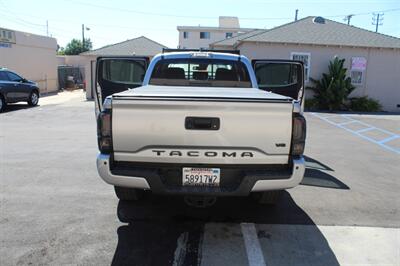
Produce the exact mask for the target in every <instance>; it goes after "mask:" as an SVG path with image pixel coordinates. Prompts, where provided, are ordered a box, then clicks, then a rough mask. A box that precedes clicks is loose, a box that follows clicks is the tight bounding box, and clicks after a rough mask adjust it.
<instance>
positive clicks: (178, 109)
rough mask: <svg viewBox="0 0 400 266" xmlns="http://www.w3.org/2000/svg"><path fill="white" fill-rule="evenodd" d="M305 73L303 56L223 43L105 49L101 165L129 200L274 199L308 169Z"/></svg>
mask: <svg viewBox="0 0 400 266" xmlns="http://www.w3.org/2000/svg"><path fill="white" fill-rule="evenodd" d="M303 75H304V68H303V64H302V63H301V62H297V61H291V60H268V59H266V60H264V59H262V60H261V59H260V60H253V61H252V62H250V61H249V60H248V59H247V58H246V57H244V56H242V55H236V54H229V53H217V52H172V53H163V54H159V55H157V56H155V57H154V58H153V60H152V61H151V62H149V61H148V59H147V58H142V57H119V58H118V57H109V58H106V57H101V58H98V59H97V77H98V80H97V81H98V84H99V87H98V88H96V89H97V91H96V93H97V97H96V107H97V108H96V109H97V112H98V113H99V115H98V120H97V122H98V144H99V150H100V154H99V155H98V158H97V169H98V172H99V174H100V176H101V177H102V178H103V179H104V180H105V181H106V182H107V183H109V184H112V185H114V186H115V192H116V194H117V196H118V198H119V199H121V200H137V199H139V198H140V197H141V195H143V193H144V192H143V191H144V190H148V191H151V192H152V193H155V194H164V195H183V196H184V200H185V202H186V203H187V204H189V205H194V206H201V207H203V206H204V205H211V204H213V203H214V202H215V200H216V197H219V196H247V195H250V194H255V196H256V197H255V198H258V199H259V200H260V202H261V203H268V204H273V203H275V202H276V201H277V200H278V199H279V195H281V194H282V191H283V190H284V189H287V188H292V187H295V186H297V185H298V184H299V183H300V182H301V180H302V179H303V176H304V171H305V163H304V158H303V151H304V145H305V137H306V121H305V119H304V117H303V115H302V107H301V106H302V102H303V95H304V89H303V88H304V76H303Z"/></svg>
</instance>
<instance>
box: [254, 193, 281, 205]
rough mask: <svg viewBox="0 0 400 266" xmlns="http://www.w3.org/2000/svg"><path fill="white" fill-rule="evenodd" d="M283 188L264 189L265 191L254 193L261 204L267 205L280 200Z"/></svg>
mask: <svg viewBox="0 0 400 266" xmlns="http://www.w3.org/2000/svg"><path fill="white" fill-rule="evenodd" d="M282 194H283V190H271V191H264V192H257V193H255V194H254V198H255V199H256V200H257V202H258V203H260V204H265V205H275V204H276V203H278V202H279V200H280V198H281V197H282Z"/></svg>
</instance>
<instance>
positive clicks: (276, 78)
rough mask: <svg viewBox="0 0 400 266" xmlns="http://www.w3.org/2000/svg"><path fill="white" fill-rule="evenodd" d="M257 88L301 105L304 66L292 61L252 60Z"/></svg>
mask: <svg viewBox="0 0 400 266" xmlns="http://www.w3.org/2000/svg"><path fill="white" fill-rule="evenodd" d="M252 65H253V68H254V72H255V75H256V78H257V83H258V88H259V89H261V90H266V91H271V92H273V93H276V94H281V95H284V96H288V97H291V98H293V99H294V100H296V101H299V102H300V104H302V103H303V98H304V66H303V63H302V62H300V61H292V60H264V59H255V60H252Z"/></svg>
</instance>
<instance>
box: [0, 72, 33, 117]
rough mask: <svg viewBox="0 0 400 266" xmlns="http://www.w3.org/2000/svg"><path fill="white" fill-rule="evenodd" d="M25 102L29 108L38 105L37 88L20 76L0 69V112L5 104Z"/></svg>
mask: <svg viewBox="0 0 400 266" xmlns="http://www.w3.org/2000/svg"><path fill="white" fill-rule="evenodd" d="M16 102H27V103H28V104H29V105H30V106H35V105H37V104H38V103H39V88H38V87H37V85H36V83H35V82H33V81H30V80H27V79H25V78H23V77H21V76H20V75H18V74H16V73H14V72H12V71H10V70H8V69H5V68H0V112H2V111H3V110H4V108H5V107H6V105H7V104H9V103H16Z"/></svg>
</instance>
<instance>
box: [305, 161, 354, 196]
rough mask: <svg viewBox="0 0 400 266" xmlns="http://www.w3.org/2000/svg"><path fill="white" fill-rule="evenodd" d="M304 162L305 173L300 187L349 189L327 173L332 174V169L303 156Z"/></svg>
mask: <svg viewBox="0 0 400 266" xmlns="http://www.w3.org/2000/svg"><path fill="white" fill-rule="evenodd" d="M304 157H305V160H306V171H305V173H304V178H303V181H301V185H306V186H315V187H325V188H335V189H350V187H349V186H347V185H346V184H345V183H343V182H342V181H340V180H339V179H337V178H336V177H334V176H333V175H331V174H330V173H327V172H334V170H333V169H332V168H330V167H329V166H327V165H326V164H324V163H321V162H319V161H317V160H315V159H313V158H310V157H308V156H304Z"/></svg>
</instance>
